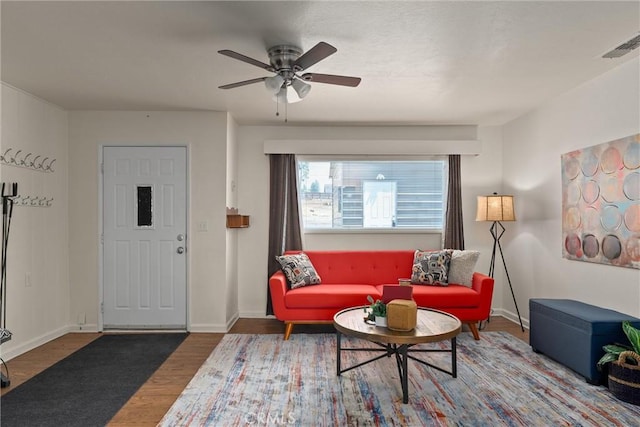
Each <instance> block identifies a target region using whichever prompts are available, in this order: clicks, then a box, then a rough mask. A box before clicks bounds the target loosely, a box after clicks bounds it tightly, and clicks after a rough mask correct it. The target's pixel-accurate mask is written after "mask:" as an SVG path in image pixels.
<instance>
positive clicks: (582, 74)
mask: <svg viewBox="0 0 640 427" xmlns="http://www.w3.org/2000/svg"><path fill="white" fill-rule="evenodd" d="M1 7H2V10H1V19H2V22H1V28H0V29H1V43H2V46H1V47H2V50H1V73H2V74H1V78H2V81H4V82H6V83H8V84H10V85H12V86H15V87H17V88H20V89H23V90H25V91H27V92H30V93H32V94H34V95H36V96H39V97H41V98H43V99H45V100H48V101H50V102H52V103H54V104H57V105H59V106H61V107H63V108H65V109H69V110H85V109H99V110H216V111H229V112H231V114H232V116H233V117H234V118H235V119H236V120H237V121H238V122H239V123H243V124H264V123H280V122H282V115H281V116H280V117H276V116H275V111H276V104H275V103H274V102H273V101H272V100H271V97H270V96H269V94H268V93H267V92H266V90H265V88H264V86H263V85H262V84H261V83H258V84H254V85H249V86H244V87H241V88H236V89H230V90H221V89H218V86H220V85H222V84H227V83H233V82H236V81H240V80H247V79H252V78H257V77H262V76H267V75H269V73H267V72H265V71H264V70H261V69H260V68H258V67H254V66H251V65H249V64H246V63H243V62H240V61H237V60H234V59H231V58H228V57H225V56H222V55H219V54H218V53H217V51H218V50H220V49H231V50H234V51H236V52H239V53H242V54H244V55H247V56H250V57H253V58H256V59H258V60H260V61H263V62H268V58H267V54H266V49H267V48H268V47H270V46H273V45H276V44H281V43H289V44H295V45H298V46H300V47H301V48H302V49H303V50H308V49H310V48H311V47H313V46H314V45H315V44H316V43H317V42H319V41H325V42H327V43H330V44H332V45H334V46H335V47H336V48H337V49H338V52H337V53H335V54H334V55H332V56H330V57H328V58H327V59H325V60H323V61H321V62H319V63H318V64H316V65H314V66H313V67H311V68H309V70H308V71H310V72H317V73H325V74H343V75H350V76H359V77H362V83H361V84H360V86H359V87H357V88H349V87H341V86H331V85H326V84H320V83H315V84H313V88H312V90H311V93H310V94H309V96H308V97H307V98H306V99H304V100H303V101H302V102H300V103H296V104H291V105H289V106H288V110H287V115H288V118H289V122H290V123H300V124H303V123H338V124H353V123H362V124H365V123H367V124H369V123H380V124H502V123H504V122H506V121H508V120H511V119H513V118H515V117H517V116H519V115H521V114H522V113H524V112H526V111H528V110H530V109H532V108H534V107H536V106H537V105H540V104H541V103H544V102H545V101H546V100H548V99H550V98H552V97H555V96H557V95H559V94H560V93H562V92H565V91H567V90H570V89H572V88H574V87H576V86H578V85H580V84H581V83H583V82H586V81H588V80H590V79H592V78H594V77H596V76H598V75H600V74H602V73H604V72H606V71H607V70H609V69H611V68H614V67H616V66H618V65H620V64H621V63H623V62H625V61H628V60H629V59H631V58H633V57H637V56H638V51H634V52H633V53H632V54H629V55H626V56H624V57H622V58H619V59H602V58H601V56H602V54H603V53H605V52H606V51H608V50H609V49H611V48H613V47H615V46H617V45H619V44H620V43H622V42H624V41H626V40H627V39H629V38H631V37H632V36H634V35H635V34H637V33H638V31H639V29H640V2H637V1H629V2H612V1H601V2H598V1H585V2H580V1H569V2H555V1H545V2H515V1H514V2H507V1H503V2H484V1H470V2H431V1H412V2H389V1H385V2H370V1H357V2H325V1H321V2H316V1H312V2H270V1H263V2H242V1H241V2H217V1H213V2H188V1H177V2H167V1H143V2H131V1H120V2H117V1H111V2H92V1H87V2H59V1H51V2H48V1H47V2H29V1H19V2H11V1H2V4H1ZM282 110H283V109H282V108H281V113H282V112H283V111H282Z"/></svg>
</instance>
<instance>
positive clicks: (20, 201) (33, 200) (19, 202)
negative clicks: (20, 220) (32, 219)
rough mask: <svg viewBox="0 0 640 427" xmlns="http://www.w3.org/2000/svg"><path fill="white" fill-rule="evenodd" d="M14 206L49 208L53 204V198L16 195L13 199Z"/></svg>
mask: <svg viewBox="0 0 640 427" xmlns="http://www.w3.org/2000/svg"><path fill="white" fill-rule="evenodd" d="M13 204H14V205H15V206H27V207H31V208H50V207H51V206H52V204H53V197H50V198H49V197H40V196H25V195H22V194H18V195H17V196H15V197H13Z"/></svg>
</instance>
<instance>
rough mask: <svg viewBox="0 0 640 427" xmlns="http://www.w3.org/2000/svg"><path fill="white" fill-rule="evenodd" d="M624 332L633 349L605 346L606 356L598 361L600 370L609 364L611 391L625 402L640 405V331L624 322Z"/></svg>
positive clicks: (613, 345) (623, 346)
mask: <svg viewBox="0 0 640 427" xmlns="http://www.w3.org/2000/svg"><path fill="white" fill-rule="evenodd" d="M622 330H623V331H624V333H625V335H626V336H627V338H628V339H629V342H630V343H631V347H628V346H625V345H621V344H609V345H605V346H604V347H602V348H603V350H604V351H605V354H604V356H602V357H601V358H600V360H598V369H600V370H602V369H603V367H604V366H605V365H607V364H609V390H611V393H613V395H614V396H615V397H617V398H618V399H620V400H623V401H625V402H629V403H633V404H634V405H640V330H638V329H636V328H634V327H633V326H632V325H631V322H629V321H624V322H622Z"/></svg>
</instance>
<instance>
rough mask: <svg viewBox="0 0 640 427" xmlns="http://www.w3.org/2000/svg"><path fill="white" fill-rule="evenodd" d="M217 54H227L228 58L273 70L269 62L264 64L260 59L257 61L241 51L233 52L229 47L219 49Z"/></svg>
mask: <svg viewBox="0 0 640 427" xmlns="http://www.w3.org/2000/svg"><path fill="white" fill-rule="evenodd" d="M218 53H219V54H221V55H225V56H228V57H229V58H233V59H237V60H238V61H242V62H246V63H247V64H251V65H255V66H256V67H260V68H263V69H265V70H267V71H275V70H274V69H273V67H272V66H271V65H269V64H265V63H264V62H262V61H258V60H257V59H253V58H249V57H248V56H245V55H243V54H241V53H238V52H234V51H232V50H229V49H224V50H219V51H218Z"/></svg>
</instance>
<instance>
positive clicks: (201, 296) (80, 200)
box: [69, 111, 237, 331]
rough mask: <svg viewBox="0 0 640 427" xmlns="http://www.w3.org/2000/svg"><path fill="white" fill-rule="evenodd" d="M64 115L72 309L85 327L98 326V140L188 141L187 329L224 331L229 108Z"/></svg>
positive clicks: (137, 142) (128, 142)
mask: <svg viewBox="0 0 640 427" xmlns="http://www.w3.org/2000/svg"><path fill="white" fill-rule="evenodd" d="M69 116H70V120H69V194H70V197H69V221H70V224H72V227H71V228H70V233H69V245H70V251H69V257H70V263H71V271H70V288H71V312H72V316H76V315H84V314H86V319H87V325H86V328H87V329H95V328H96V327H97V323H98V304H99V301H100V295H99V271H98V266H99V261H100V260H99V255H98V249H99V233H100V230H99V217H100V216H99V212H98V194H99V184H100V180H99V174H98V170H99V169H98V158H99V150H100V147H101V146H102V145H109V144H121V145H186V146H188V150H189V177H188V180H189V195H188V197H189V216H188V232H187V242H188V247H187V254H188V267H187V268H188V285H187V291H188V296H189V307H188V310H189V311H188V312H189V315H188V324H189V327H190V330H191V331H226V328H227V326H228V323H229V319H228V318H227V310H225V309H224V308H223V307H222V305H223V304H224V301H227V291H228V290H227V286H226V280H225V278H226V274H227V273H226V267H227V253H226V228H225V215H226V211H225V201H226V193H227V188H226V183H227V168H226V161H227V153H226V151H227V113H216V112H152V113H145V112H131V111H117V112H116V111H74V112H70V113H69ZM199 223H206V224H207V225H208V230H207V231H196V229H197V228H196V227H197V224H199ZM220 302H222V303H220ZM232 311H237V310H232Z"/></svg>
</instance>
